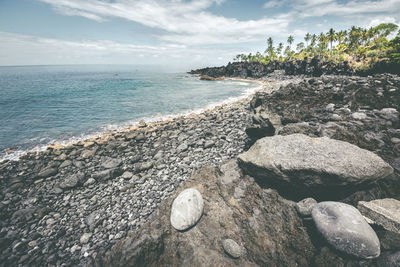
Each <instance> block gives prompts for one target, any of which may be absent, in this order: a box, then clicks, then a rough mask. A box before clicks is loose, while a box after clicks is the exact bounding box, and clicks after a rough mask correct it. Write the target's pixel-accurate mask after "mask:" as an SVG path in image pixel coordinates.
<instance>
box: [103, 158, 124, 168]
mask: <svg viewBox="0 0 400 267" xmlns="http://www.w3.org/2000/svg"><path fill="white" fill-rule="evenodd" d="M121 164H122V160H121V159H116V158H105V159H104V162H103V163H102V164H101V166H103V167H104V168H105V169H114V168H117V167H119V166H121Z"/></svg>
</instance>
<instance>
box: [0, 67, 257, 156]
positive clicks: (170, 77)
mask: <svg viewBox="0 0 400 267" xmlns="http://www.w3.org/2000/svg"><path fill="white" fill-rule="evenodd" d="M258 86H259V84H257V83H252V82H247V81H243V80H224V81H201V80H200V79H199V77H198V76H195V75H189V74H186V73H168V72H165V71H162V70H156V69H154V68H150V67H140V66H131V65H122V66H119V65H118V66H117V65H68V66H62V65H57V66H17V67H0V161H3V160H5V159H11V160H15V159H18V157H19V156H21V155H23V154H25V153H26V152H27V151H40V150H44V149H45V148H46V146H47V145H49V144H53V143H62V144H67V143H72V142H76V141H78V140H81V139H85V138H88V137H89V136H92V135H99V134H101V133H103V132H105V131H108V130H115V129H119V128H122V127H124V126H128V125H134V124H136V123H138V122H139V121H141V120H144V121H154V120H160V119H163V118H165V117H168V116H173V115H179V114H187V113H190V112H199V111H201V110H202V109H206V108H211V107H213V106H215V105H218V104H221V103H224V102H230V101H234V100H235V99H238V98H240V97H243V96H246V95H248V94H250V93H251V92H252V91H254V90H255V89H256V88H257V87H258Z"/></svg>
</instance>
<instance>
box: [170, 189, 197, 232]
mask: <svg viewBox="0 0 400 267" xmlns="http://www.w3.org/2000/svg"><path fill="white" fill-rule="evenodd" d="M203 208H204V201H203V197H202V196H201V194H200V192H199V191H197V190H196V189H193V188H188V189H185V190H183V191H182V192H181V193H180V194H179V195H178V196H177V198H176V199H175V200H174V202H173V203H172V209H171V224H172V226H173V227H174V228H175V229H176V230H179V231H183V230H186V229H188V228H190V227H192V226H193V225H195V224H196V223H197V222H198V221H199V219H200V217H201V215H202V214H203Z"/></svg>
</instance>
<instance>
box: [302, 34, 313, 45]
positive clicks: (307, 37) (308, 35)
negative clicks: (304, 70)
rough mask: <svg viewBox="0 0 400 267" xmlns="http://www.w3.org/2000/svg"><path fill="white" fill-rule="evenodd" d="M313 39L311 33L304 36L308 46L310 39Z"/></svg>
mask: <svg viewBox="0 0 400 267" xmlns="http://www.w3.org/2000/svg"><path fill="white" fill-rule="evenodd" d="M310 40H311V34H309V33H307V34H306V36H305V37H304V41H306V44H307V47H308V41H310Z"/></svg>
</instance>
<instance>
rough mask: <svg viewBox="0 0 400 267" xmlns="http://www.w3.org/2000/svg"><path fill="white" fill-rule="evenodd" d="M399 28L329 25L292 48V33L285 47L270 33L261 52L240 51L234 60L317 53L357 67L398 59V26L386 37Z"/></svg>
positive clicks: (265, 60) (298, 57)
mask: <svg viewBox="0 0 400 267" xmlns="http://www.w3.org/2000/svg"><path fill="white" fill-rule="evenodd" d="M398 28H399V27H398V25H396V24H393V23H382V24H379V25H378V26H376V27H371V28H369V29H363V28H360V27H355V26H353V27H351V28H350V29H349V30H347V31H338V32H337V31H335V30H334V29H332V28H331V29H329V31H328V32H327V33H323V32H321V33H320V34H319V35H315V34H310V33H307V34H306V35H305V37H304V41H305V43H304V42H300V43H297V45H296V46H295V47H296V50H292V44H293V43H294V37H293V36H289V37H288V39H287V46H286V47H285V49H283V48H284V44H283V43H279V44H278V45H277V46H276V47H275V46H274V41H273V39H272V38H271V37H269V38H268V40H267V49H266V50H265V52H264V54H261V53H260V52H257V53H256V54H255V55H253V54H251V53H250V54H248V55H245V54H239V55H237V56H236V57H235V58H234V61H240V62H261V63H269V62H271V61H274V60H279V61H287V60H302V59H304V58H310V57H316V56H318V57H320V59H321V60H323V61H332V62H334V63H340V62H343V61H347V62H348V63H349V64H350V65H351V66H352V67H354V68H360V69H361V68H367V67H369V66H370V65H371V64H374V63H376V62H378V61H383V60H386V61H388V62H389V63H400V30H399V31H398V32H397V35H396V36H395V37H394V38H392V39H391V40H389V39H388V38H389V36H390V35H393V34H394V33H395V32H396V31H397V30H398Z"/></svg>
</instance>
